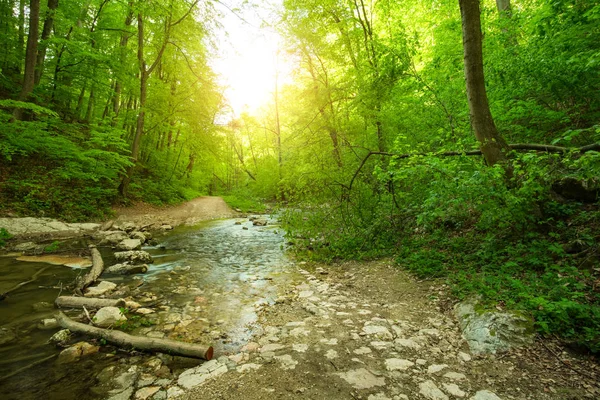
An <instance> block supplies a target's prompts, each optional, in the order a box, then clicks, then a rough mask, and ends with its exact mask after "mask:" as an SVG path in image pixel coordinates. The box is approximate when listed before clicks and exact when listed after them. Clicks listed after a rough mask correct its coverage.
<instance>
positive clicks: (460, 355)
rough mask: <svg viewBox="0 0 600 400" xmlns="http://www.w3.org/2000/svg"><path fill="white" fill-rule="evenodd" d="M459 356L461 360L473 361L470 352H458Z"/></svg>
mask: <svg viewBox="0 0 600 400" xmlns="http://www.w3.org/2000/svg"><path fill="white" fill-rule="evenodd" d="M458 358H459V360H461V361H463V362H469V361H471V356H470V355H469V354H467V353H463V352H460V353H458Z"/></svg>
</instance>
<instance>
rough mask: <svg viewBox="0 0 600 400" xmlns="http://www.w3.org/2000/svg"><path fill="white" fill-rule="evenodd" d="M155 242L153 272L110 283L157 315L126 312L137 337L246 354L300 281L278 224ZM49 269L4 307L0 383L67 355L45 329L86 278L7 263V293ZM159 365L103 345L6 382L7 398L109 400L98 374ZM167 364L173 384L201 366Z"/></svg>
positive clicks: (0, 288) (199, 229) (207, 228)
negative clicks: (265, 317)
mask: <svg viewBox="0 0 600 400" xmlns="http://www.w3.org/2000/svg"><path fill="white" fill-rule="evenodd" d="M156 239H157V240H158V244H157V245H155V246H153V247H146V248H144V250H146V251H148V252H149V253H150V254H152V256H153V258H154V263H153V264H151V265H150V266H149V270H148V272H147V273H145V274H139V275H133V276H120V275H108V276H106V277H105V276H103V277H102V280H109V281H111V282H114V283H116V284H118V285H119V287H118V288H117V290H118V291H121V293H123V296H122V297H127V296H131V297H132V298H133V300H134V301H136V302H139V303H140V304H142V306H144V307H145V308H151V309H152V310H154V311H155V312H154V313H151V314H148V315H144V316H139V315H135V316H134V315H129V314H128V315H127V316H128V317H129V321H128V324H129V326H128V328H129V330H130V332H129V333H132V334H136V335H145V336H149V337H161V338H162V337H164V338H170V339H175V340H184V341H189V342H196V343H205V344H208V343H212V344H213V346H214V348H215V357H219V356H222V355H228V354H235V353H237V352H239V350H240V349H241V348H242V346H244V345H245V344H247V343H248V342H249V341H250V339H251V337H252V336H253V335H255V334H260V333H261V332H262V327H261V326H260V324H259V322H258V313H259V311H260V309H261V308H262V307H263V306H264V305H267V304H272V303H274V302H275V301H276V300H277V299H278V297H279V296H281V295H282V294H285V290H286V287H289V284H290V282H291V281H295V280H296V279H298V278H299V276H298V275H297V273H296V272H295V268H294V267H293V266H292V263H291V261H290V260H288V259H287V257H286V255H285V240H284V232H283V231H282V229H281V228H280V227H279V226H277V225H276V221H275V220H273V219H270V220H269V225H268V226H265V227H258V226H253V225H252V222H250V221H248V220H233V219H228V220H219V221H211V222H205V223H202V224H200V225H197V226H194V227H179V228H176V229H175V230H173V231H171V232H169V233H166V234H164V235H163V236H159V237H157V238H156ZM101 251H102V254H103V258H104V260H105V264H106V265H107V266H108V265H111V264H112V263H113V258H112V250H111V249H101ZM45 267H46V268H47V269H45V270H44V272H43V273H42V274H41V275H40V276H39V277H38V280H37V281H35V282H33V283H31V284H29V285H26V286H24V287H22V288H20V289H19V290H17V291H15V292H13V293H12V294H11V295H10V296H9V297H8V298H7V299H5V300H4V301H1V302H0V378H1V377H3V376H6V375H7V374H10V373H12V372H14V371H16V370H18V369H19V368H22V367H24V366H28V365H29V364H31V363H33V362H35V361H37V360H41V359H43V358H44V357H49V356H52V355H55V354H58V353H59V352H60V351H61V350H62V349H61V348H57V347H55V346H53V345H51V344H47V343H46V342H47V341H48V339H49V338H50V337H51V336H52V335H53V334H54V333H55V332H56V331H57V330H58V329H56V328H55V329H50V330H44V329H41V328H40V326H39V323H40V321H41V320H42V319H44V318H52V316H53V314H54V313H55V309H54V307H53V301H54V299H55V298H56V297H57V296H58V295H59V293H62V294H68V292H66V291H63V290H62V289H60V288H61V285H66V284H69V283H71V282H72V281H73V280H74V279H75V277H76V276H77V275H79V274H81V273H82V272H84V271H82V270H77V269H72V268H68V267H65V266H58V265H56V266H55V265H51V266H49V264H44V263H31V262H21V261H16V260H15V258H14V257H8V256H5V257H0V293H2V292H4V291H5V290H7V289H9V288H11V287H13V286H14V285H16V284H18V283H19V282H23V281H27V280H28V279H30V278H31V276H32V275H33V274H35V273H36V271H39V270H40V269H41V268H45ZM70 315H72V316H76V315H78V313H77V312H76V313H75V314H74V313H70ZM81 340H85V338H83V337H76V338H74V339H73V340H71V341H70V342H69V344H72V343H75V342H78V341H81ZM88 342H92V341H90V340H88ZM152 358H156V357H155V356H154V355H147V354H141V353H134V354H133V355H132V353H130V352H125V351H122V350H120V349H116V348H114V347H111V346H101V347H100V351H99V352H98V353H96V354H93V355H91V356H88V357H84V358H81V359H80V360H79V361H77V362H74V363H69V364H60V363H58V362H57V359H56V358H52V359H50V360H48V361H46V362H44V363H42V364H40V365H37V366H35V367H33V368H29V369H27V370H25V371H23V372H21V373H19V374H17V375H15V376H13V377H11V378H8V379H5V380H2V381H0V398H2V399H12V398H15V399H16V398H18V399H20V400H25V399H40V398H44V399H71V398H73V399H74V398H80V399H103V398H109V397H110V395H109V394H108V393H109V389H110V388H109V387H106V385H104V386H103V385H101V384H99V383H98V379H97V376H98V374H99V372H100V371H113V370H114V371H116V369H114V368H113V367H115V368H117V367H119V368H120V367H121V366H129V365H138V364H143V363H145V362H149V361H148V360H150V359H152ZM161 362H162V363H163V365H166V366H167V367H168V370H167V371H169V373H170V374H171V375H169V373H166V376H167V378H168V377H169V376H171V377H175V376H176V374H177V373H178V372H181V371H182V370H183V369H185V368H190V367H192V366H195V365H197V364H198V361H197V360H191V359H185V358H181V357H170V356H164V357H162V358H161ZM111 368H112V369H111ZM123 368H124V367H123ZM163 372H164V369H163Z"/></svg>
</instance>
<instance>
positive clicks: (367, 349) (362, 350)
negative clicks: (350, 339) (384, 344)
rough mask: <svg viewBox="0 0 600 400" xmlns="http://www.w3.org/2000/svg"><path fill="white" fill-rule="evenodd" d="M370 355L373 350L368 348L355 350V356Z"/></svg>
mask: <svg viewBox="0 0 600 400" xmlns="http://www.w3.org/2000/svg"><path fill="white" fill-rule="evenodd" d="M369 353H371V349H370V348H368V347H366V346H363V347H360V348H358V349H356V350H354V354H358V355H363V354H369Z"/></svg>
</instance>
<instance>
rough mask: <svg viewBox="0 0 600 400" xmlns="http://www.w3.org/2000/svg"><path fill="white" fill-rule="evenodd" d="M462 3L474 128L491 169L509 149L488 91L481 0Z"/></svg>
mask: <svg viewBox="0 0 600 400" xmlns="http://www.w3.org/2000/svg"><path fill="white" fill-rule="evenodd" d="M459 3H460V12H461V15H462V31H463V48H464V56H465V79H466V84H467V97H468V101H469V110H470V115H471V126H472V127H473V130H474V131H475V137H476V138H477V140H478V141H479V144H480V148H481V152H482V153H483V156H484V158H485V160H486V162H487V164H488V165H489V166H492V165H494V164H496V163H499V162H504V161H506V153H507V152H508V150H509V147H508V145H507V144H506V141H504V139H503V138H502V136H500V133H499V132H498V129H497V128H496V125H495V123H494V119H493V117H492V113H491V111H490V106H489V103H488V98H487V93H486V89H485V78H484V75H483V52H482V34H481V19H480V9H479V0H459Z"/></svg>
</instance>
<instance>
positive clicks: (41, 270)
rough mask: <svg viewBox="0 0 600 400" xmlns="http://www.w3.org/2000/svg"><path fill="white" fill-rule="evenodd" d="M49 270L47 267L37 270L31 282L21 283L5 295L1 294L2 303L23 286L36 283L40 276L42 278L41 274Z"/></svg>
mask: <svg viewBox="0 0 600 400" xmlns="http://www.w3.org/2000/svg"><path fill="white" fill-rule="evenodd" d="M48 268H50V266H47V267H44V268H41V269H39V270H37V272H36V273H35V274H33V276H32V277H31V279H30V280H28V281H25V282H21V283H19V284H18V285H15V286H13V287H12V288H10V289H8V290H7V291H6V292H4V293H2V294H0V301H2V300H4V299H6V297H7V295H8V294H9V293H10V292H14V291H15V290H17V289H18V288H20V287H22V286H25V285H27V284H30V283H31V282H35V281H36V280H37V278H38V277H39V276H40V275H41V274H42V273H43V272H44V271H45V270H47V269H48Z"/></svg>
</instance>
